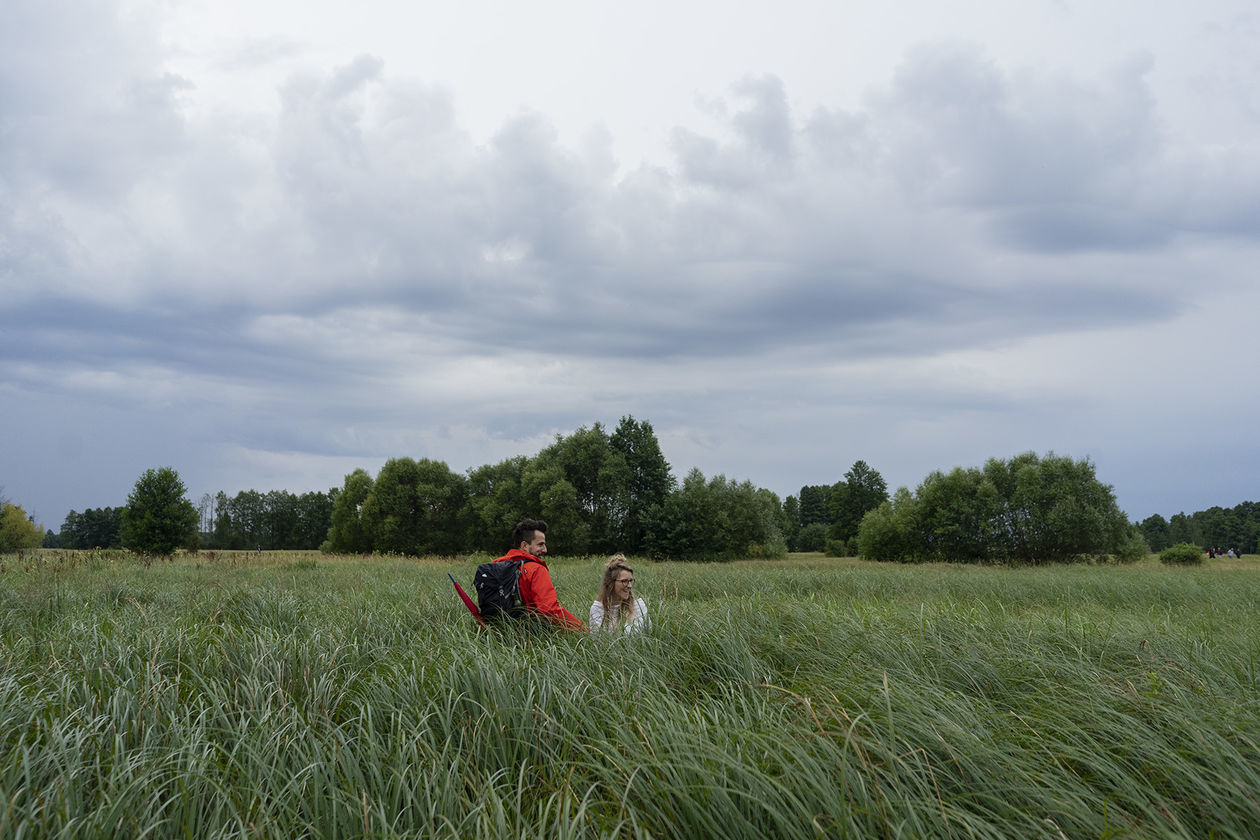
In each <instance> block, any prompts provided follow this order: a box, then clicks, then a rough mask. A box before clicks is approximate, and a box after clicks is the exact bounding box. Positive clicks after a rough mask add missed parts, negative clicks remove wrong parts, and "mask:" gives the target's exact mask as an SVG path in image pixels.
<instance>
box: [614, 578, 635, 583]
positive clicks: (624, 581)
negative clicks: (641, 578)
mask: <svg viewBox="0 0 1260 840" xmlns="http://www.w3.org/2000/svg"><path fill="white" fill-rule="evenodd" d="M616 582H617V583H634V578H621V579H619V580H617V581H616Z"/></svg>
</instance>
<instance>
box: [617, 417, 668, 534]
mask: <svg viewBox="0 0 1260 840" xmlns="http://www.w3.org/2000/svg"><path fill="white" fill-rule="evenodd" d="M608 444H609V448H610V449H611V450H612V451H613V452H614V453H616V454H618V455H620V456H621V458H622V459H623V460H624V462H625V466H626V509H625V517H624V521H623V523H622V534H621V541H620V546H619V550H621V551H624V552H627V553H638V552H641V551H642V550H643V549H644V547H645V545H646V542H647V535H648V533H649V532H650V531H652V530H654V529H655V528H656V527H657V525H658V524H659V522H660V517H661V514H662V513H663V511H664V508H665V500H666V499H667V498H669V494H670V491H672V490H673V489H674V486H675V482H674V477H673V475H671V474H670V471H669V462H668V461H666V460H665V456H664V455H663V454H662V453H661V445H660V442H659V441H657V439H656V433H655V432H653V431H652V424H651V423H649V422H647V421H646V420H645V421H643V422H641V423H640V422H638V421H636V420H635V419H634V418H633V417H631V416H629V415H627V416H625V417H622V418H621V422H620V423H619V424H617V429H616V431H614V432H613V434H612V437H611V438H610V439H609V441H608Z"/></svg>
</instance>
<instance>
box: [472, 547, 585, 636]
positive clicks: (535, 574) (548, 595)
mask: <svg viewBox="0 0 1260 840" xmlns="http://www.w3.org/2000/svg"><path fill="white" fill-rule="evenodd" d="M518 559H519V560H524V561H525V562H524V563H521V580H520V584H521V600H523V601H524V602H525V606H527V607H529V609H530V610H531V611H532V612H535V613H537V614H538V615H539V617H541V618H545V619H546V620H547V621H550V622H551V623H552V624H556V625H559V626H560V627H568V628H570V629H572V630H585V629H586V625H585V624H583V623H582V621H581V620H580V619H579V618H577V616H575V615H573V613H571V612H569V611H568V610H566V609H565V608H564V607H562V606H560V599H559V598H557V597H556V587H555V585H554V584H553V583H552V582H551V572H549V571H547V562H546V561H545V560H542V559H540V558H538V557H535V556H534V555H532V554H529V553H528V552H525V551H521V550H520V549H519V548H514V549H512V550H511V551H509V552H508V553H507V554H505V555H503V556H502V557H499V558H498V559H496V560H495V561H494V562H496V563H502V562H504V561H505V560H518Z"/></svg>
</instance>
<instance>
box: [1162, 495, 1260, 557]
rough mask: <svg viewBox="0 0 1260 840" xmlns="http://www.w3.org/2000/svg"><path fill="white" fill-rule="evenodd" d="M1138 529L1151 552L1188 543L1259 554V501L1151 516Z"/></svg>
mask: <svg viewBox="0 0 1260 840" xmlns="http://www.w3.org/2000/svg"><path fill="white" fill-rule="evenodd" d="M1138 528H1140V529H1141V531H1142V535H1143V536H1144V537H1146V541H1147V542H1148V543H1149V544H1150V546H1151V550H1152V551H1163V550H1164V549H1166V548H1169V547H1170V546H1173V545H1177V544H1178V543H1188V544H1190V545H1197V546H1202V547H1204V548H1208V547H1211V548H1221V549H1229V548H1233V549H1238V550H1241V551H1245V552H1252V551H1255V552H1260V502H1243V503H1242V504H1239V505H1235V506H1234V507H1232V508H1223V507H1210V508H1208V509H1207V510H1201V511H1198V512H1196V513H1192V514H1189V515H1187V514H1186V513H1184V512H1183V513H1178V514H1174V515H1173V516H1172V517H1170V518H1169V519H1165V518H1164V517H1162V516H1160V515H1159V514H1154V515H1152V516H1148V517H1147V518H1145V519H1143V520H1142V521H1141V523H1139V525H1138Z"/></svg>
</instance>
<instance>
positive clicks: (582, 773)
mask: <svg viewBox="0 0 1260 840" xmlns="http://www.w3.org/2000/svg"><path fill="white" fill-rule="evenodd" d="M90 555H91V553H78V555H77V556H75V557H68V556H64V555H62V554H58V553H49V552H42V553H38V555H27V556H24V557H23V558H21V559H20V560H19V559H18V558H17V557H16V556H14V555H7V556H5V557H3V558H0V564H3V566H4V571H3V572H0V836H66V837H80V836H91V837H136V836H142V835H143V836H150V837H254V836H265V837H303V836H306V837H362V836H370V837H416V836H436V837H452V838H455V837H527V836H528V837H649V836H650V837H703V836H721V837H758V838H760V837H819V836H827V837H895V836H904V837H942V838H944V837H993V838H998V837H1003V838H1005V837H1073V838H1075V837H1208V836H1217V837H1250V836H1254V831H1255V826H1256V825H1260V800H1258V794H1257V791H1260V746H1258V745H1260V671H1258V668H1257V662H1258V660H1260V628H1257V627H1256V622H1255V620H1254V618H1255V616H1256V615H1257V614H1258V611H1257V607H1260V604H1258V603H1257V602H1258V600H1260V585H1258V584H1257V566H1256V565H1255V560H1254V558H1251V559H1244V560H1241V561H1235V562H1234V563H1232V564H1231V565H1229V566H1224V565H1219V564H1216V565H1214V564H1208V565H1206V566H1203V567H1198V568H1193V569H1182V568H1167V567H1161V566H1159V565H1158V564H1152V563H1144V564H1140V565H1138V566H1133V567H1088V566H1079V567H1077V566H1073V567H1064V568H1038V569H982V568H970V567H947V566H893V565H875V564H866V563H861V562H858V561H855V560H851V559H849V560H830V559H825V558H821V557H800V556H798V557H793V558H791V559H789V560H787V561H780V562H764V561H763V562H743V563H731V564H716V565H683V564H653V563H650V562H646V561H639V562H636V563H635V568H636V585H637V588H638V589H639V590H640V591H639V594H640V595H642V596H644V597H646V598H647V599H648V601H649V604H650V609H651V612H652V617H653V623H654V629H653V632H652V633H650V634H647V635H642V636H629V637H623V638H610V637H598V636H596V637H583V636H580V635H576V634H554V635H552V634H549V635H541V636H538V635H535V636H528V637H524V638H503V637H501V636H499V635H497V634H493V633H487V632H485V631H482V632H478V631H477V630H476V629H475V627H474V625H473V623H472V621H471V619H470V617H469V616H468V614H467V612H466V610H465V609H464V607H463V606H462V604H461V603H460V602H459V601H458V599H457V598H456V597H455V594H454V591H453V590H452V588H451V586H450V583H449V581H448V580H447V578H446V573H447V572H448V571H449V572H453V573H454V574H455V576H456V577H457V578H459V579H460V580H461V581H462V582H463V583H464V585H465V586H466V587H467V586H468V584H469V583H470V580H471V577H472V566H473V565H475V559H446V560H425V561H417V560H410V559H402V558H394V559H381V558H376V559H364V558H326V557H323V556H321V555H318V554H307V553H280V552H277V553H272V554H263V555H260V556H259V555H250V554H249V553H242V554H239V555H238V554H227V555H224V554H221V555H217V556H215V557H214V558H213V559H210V558H208V557H207V556H206V555H205V554H203V555H200V556H195V557H188V558H183V559H180V560H178V561H175V562H166V563H163V562H155V563H151V564H147V565H146V564H144V563H141V562H139V561H137V560H136V559H134V558H130V557H129V556H126V555H121V554H111V555H108V556H104V555H98V556H95V557H92V556H90ZM36 556H37V557H38V559H34V558H35V557H36ZM601 563H602V561H601V559H599V558H591V559H578V560H563V559H561V560H556V561H553V563H552V571H553V576H554V577H555V579H556V582H557V585H558V588H559V592H560V598H561V602H562V603H564V604H565V605H566V606H567V607H569V608H570V609H571V610H572V611H573V612H574V613H576V614H578V615H579V616H585V614H586V611H587V608H588V607H589V604H590V601H591V599H592V597H593V595H594V590H595V587H596V585H597V583H598V572H599V568H600V566H601Z"/></svg>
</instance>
